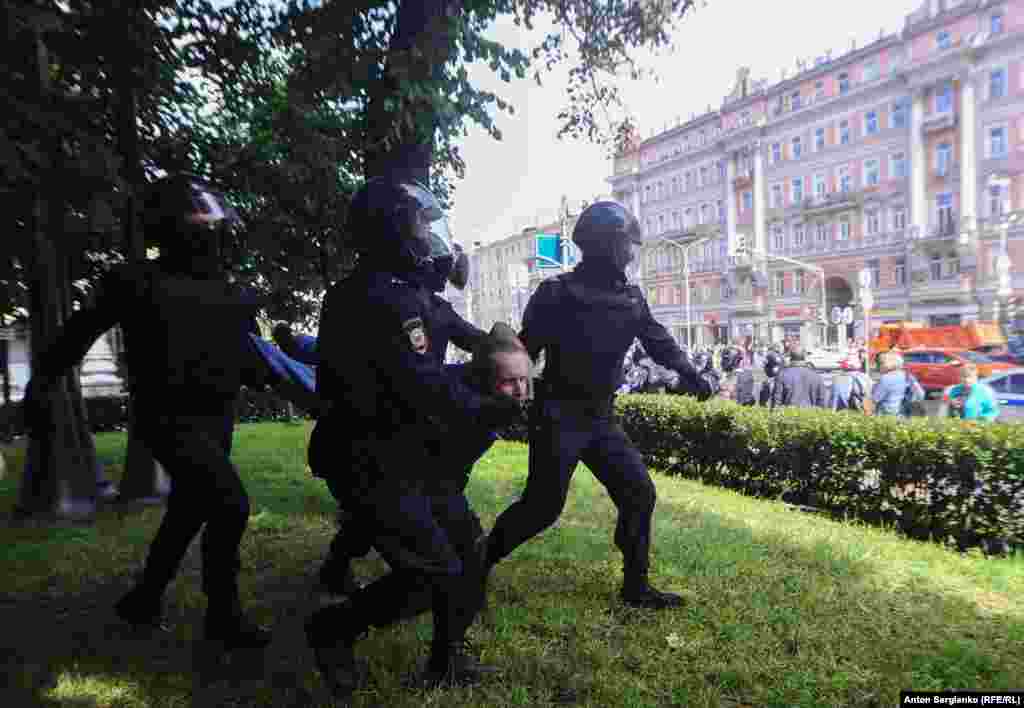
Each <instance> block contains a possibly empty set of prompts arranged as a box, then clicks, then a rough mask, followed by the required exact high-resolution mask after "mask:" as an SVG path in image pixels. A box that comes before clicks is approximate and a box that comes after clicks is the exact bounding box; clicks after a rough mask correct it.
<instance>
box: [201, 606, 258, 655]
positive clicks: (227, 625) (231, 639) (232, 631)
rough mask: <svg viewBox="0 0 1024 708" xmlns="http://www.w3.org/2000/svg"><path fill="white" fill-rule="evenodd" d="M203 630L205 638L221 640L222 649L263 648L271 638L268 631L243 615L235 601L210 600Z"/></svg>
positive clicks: (215, 640)
mask: <svg viewBox="0 0 1024 708" xmlns="http://www.w3.org/2000/svg"><path fill="white" fill-rule="evenodd" d="M203 631H204V634H205V637H206V639H207V640H209V641H214V642H221V643H222V644H223V648H224V651H234V650H236V649H263V648H264V647H265V646H267V645H268V644H270V638H271V634H270V632H268V631H267V630H266V629H265V628H263V627H260V626H259V625H257V624H256V623H255V622H253V621H252V620H250V619H249V618H248V617H246V616H245V614H244V613H243V612H242V609H241V607H240V606H239V604H238V602H237V601H232V602H228V603H225V604H220V603H212V602H211V603H210V604H209V605H208V606H207V608H206V619H205V620H204V622H203Z"/></svg>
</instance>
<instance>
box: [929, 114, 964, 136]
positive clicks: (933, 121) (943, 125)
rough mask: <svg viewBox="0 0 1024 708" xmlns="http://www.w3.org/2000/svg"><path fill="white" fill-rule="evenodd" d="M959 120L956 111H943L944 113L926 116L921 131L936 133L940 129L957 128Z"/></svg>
mask: <svg viewBox="0 0 1024 708" xmlns="http://www.w3.org/2000/svg"><path fill="white" fill-rule="evenodd" d="M957 122H958V118H957V115H956V113H954V112H953V111H943V112H942V113H936V114H933V115H930V116H926V117H925V119H924V120H923V121H921V132H922V133H924V134H925V135H927V134H928V133H936V132H938V131H940V130H949V129H950V128H955V127H956V125H957Z"/></svg>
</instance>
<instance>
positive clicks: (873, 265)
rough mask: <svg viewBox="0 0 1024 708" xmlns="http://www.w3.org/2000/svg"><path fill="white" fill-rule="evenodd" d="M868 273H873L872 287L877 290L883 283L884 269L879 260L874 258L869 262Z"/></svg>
mask: <svg viewBox="0 0 1024 708" xmlns="http://www.w3.org/2000/svg"><path fill="white" fill-rule="evenodd" d="M867 267H868V272H870V273H871V287H873V288H877V287H878V285H879V283H881V282H882V267H881V264H880V263H879V262H878V259H877V258H872V259H871V260H869V261H868V262H867Z"/></svg>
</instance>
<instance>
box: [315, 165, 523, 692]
mask: <svg viewBox="0 0 1024 708" xmlns="http://www.w3.org/2000/svg"><path fill="white" fill-rule="evenodd" d="M348 230H349V233H350V234H352V235H353V238H354V247H355V248H356V250H357V253H358V261H357V265H356V269H355V272H354V273H353V274H352V275H351V276H350V277H349V278H347V279H346V280H344V281H341V282H340V283H337V284H335V285H334V286H332V287H331V289H330V290H329V291H328V292H327V295H326V298H325V300H324V305H323V309H322V312H321V319H320V328H319V348H320V365H319V366H318V368H317V393H318V394H319V395H320V396H321V397H323V398H325V399H326V400H327V402H328V403H329V404H330V412H329V413H328V414H327V415H326V416H324V417H322V418H320V419H319V420H318V421H317V428H318V432H319V433H320V434H322V435H324V437H323V438H322V439H321V442H322V443H326V444H334V445H337V446H339V447H340V448H343V449H339V450H338V455H337V457H338V460H339V462H340V464H341V465H344V466H345V467H346V468H347V469H349V474H350V484H351V491H350V492H349V494H350V497H351V501H350V505H351V508H352V512H353V515H354V516H355V518H356V520H357V522H358V523H362V524H365V525H366V526H367V527H368V528H372V529H373V532H374V533H373V546H374V547H375V548H376V549H377V551H378V552H379V553H380V554H381V555H382V556H383V557H384V559H385V560H386V561H387V562H388V564H389V565H390V566H391V572H390V573H388V574H387V575H385V576H384V577H383V578H381V579H379V580H377V581H375V582H373V583H371V584H370V585H368V586H366V587H365V588H361V589H360V590H358V591H356V592H355V593H353V594H352V595H351V596H350V597H349V599H348V601H347V602H344V603H338V604H335V605H331V606H328V607H325V608H323V609H321V610H318V611H317V612H315V613H314V614H313V615H312V616H311V617H310V618H309V620H308V621H307V623H306V637H307V640H308V642H309V645H310V647H311V648H312V650H313V653H314V657H315V659H316V663H317V667H318V668H319V670H320V672H321V674H322V675H323V676H324V678H325V679H326V680H327V681H328V683H329V684H330V686H331V689H332V691H333V692H334V693H335V695H337V696H343V695H347V694H349V693H351V691H352V690H353V689H354V688H355V686H356V684H357V682H358V672H357V670H356V664H355V655H354V649H355V644H356V642H357V641H358V639H359V638H360V637H361V636H363V635H364V634H365V633H366V632H367V631H368V630H369V628H370V627H384V626H387V625H389V624H391V623H393V622H395V621H396V620H398V619H399V618H400V617H401V612H402V609H403V605H404V604H405V597H406V595H407V594H408V592H409V591H410V589H411V588H415V587H417V586H419V585H421V584H422V583H428V584H429V585H430V587H431V590H432V610H433V622H434V636H433V640H432V642H431V648H430V658H429V660H428V662H427V667H426V672H425V675H424V677H423V679H424V683H425V684H426V685H440V684H446V683H473V682H475V681H478V680H480V678H481V677H482V675H483V674H484V673H485V672H486V667H482V666H481V665H480V664H479V663H478V662H477V661H476V659H475V658H474V657H473V656H472V655H471V654H470V653H469V652H468V651H467V647H466V643H465V634H466V630H467V629H468V627H469V626H470V624H472V622H473V619H474V618H475V616H476V614H477V612H478V611H479V607H480V604H481V600H482V594H483V593H482V583H481V581H480V579H479V577H476V578H474V577H472V576H471V575H469V574H467V573H464V572H463V570H464V568H466V567H467V560H469V559H471V558H472V557H473V556H474V554H475V548H474V528H473V514H472V512H471V511H470V509H469V505H468V503H467V501H466V498H465V496H464V495H461V494H450V495H447V496H445V497H444V502H443V503H442V502H441V500H440V499H439V496H440V495H441V490H440V489H438V488H437V487H436V486H434V485H433V484H432V483H433V481H434V476H435V473H436V470H435V469H433V467H432V466H431V465H429V464H424V460H429V459H430V457H431V449H430V448H431V445H433V444H436V435H435V433H436V428H435V426H434V424H433V421H432V419H433V418H435V417H436V418H440V419H442V420H445V421H449V422H451V421H457V420H464V421H467V422H468V421H473V420H476V421H480V422H483V423H485V424H493V425H497V424H499V423H501V422H504V421H508V422H511V421H514V420H518V419H519V417H520V406H519V403H518V402H517V401H515V400H514V399H512V398H510V397H504V396H502V397H496V396H481V395H479V394H476V393H475V392H473V391H471V390H470V389H468V388H466V387H465V386H463V385H461V384H460V383H459V382H458V381H457V380H453V379H451V378H450V377H446V376H445V374H444V371H443V368H442V364H441V362H440V359H439V357H437V356H436V355H435V354H434V350H435V348H436V346H437V343H436V337H437V325H436V321H435V318H434V314H433V313H434V306H433V304H432V301H431V292H430V290H429V289H428V286H427V281H426V280H425V279H428V278H429V277H430V271H431V270H432V269H433V265H434V261H435V260H436V259H439V258H444V257H450V256H451V247H450V242H449V239H448V233H447V224H446V221H445V218H444V214H443V212H442V210H441V208H440V206H439V204H438V202H437V200H436V198H435V197H434V196H433V195H432V194H431V193H430V192H429V191H428V190H427V189H426V188H425V187H423V186H422V185H420V184H418V183H416V182H412V181H399V180H391V179H387V178H374V179H371V180H369V181H367V183H366V184H365V185H364V186H363V187H361V188H360V189H359V190H358V191H357V192H356V194H355V196H354V197H353V199H352V204H351V207H350V210H349V221H348ZM354 333H358V335H359V337H360V338H361V339H362V341H363V344H364V345H365V346H362V347H354V346H352V338H353V334H354ZM441 444H444V443H443V441H442V443H441ZM323 454H325V457H324V459H325V460H327V462H326V464H331V462H330V461H329V459H328V457H327V456H326V450H325V451H324V453H323ZM353 461H355V462H356V464H355V465H354V466H353V465H352V462H353Z"/></svg>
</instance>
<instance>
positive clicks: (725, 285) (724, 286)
mask: <svg viewBox="0 0 1024 708" xmlns="http://www.w3.org/2000/svg"><path fill="white" fill-rule="evenodd" d="M721 288H722V299H723V300H728V299H729V283H728V282H727V281H725V280H723V281H722V282H721Z"/></svg>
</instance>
